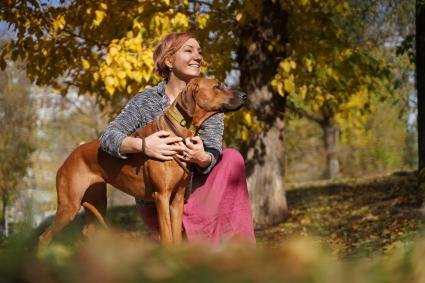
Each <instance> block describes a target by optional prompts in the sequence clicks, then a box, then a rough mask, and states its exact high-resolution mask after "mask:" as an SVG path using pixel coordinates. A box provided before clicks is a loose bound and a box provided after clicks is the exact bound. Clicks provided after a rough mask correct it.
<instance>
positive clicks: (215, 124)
mask: <svg viewBox="0 0 425 283" xmlns="http://www.w3.org/2000/svg"><path fill="white" fill-rule="evenodd" d="M202 127H203V128H204V132H203V133H200V134H199V137H200V138H201V139H202V143H203V144H204V149H205V151H206V152H207V153H208V154H210V155H211V163H210V165H208V166H207V167H206V168H200V167H199V166H195V168H196V170H197V171H198V172H199V173H201V174H208V173H209V172H210V171H211V169H212V168H213V167H214V165H215V164H216V163H217V160H218V159H219V158H220V155H221V151H222V142H223V132H224V114H223V113H217V114H215V115H213V116H211V117H210V118H208V119H207V120H206V121H205V122H204V123H203V124H202Z"/></svg>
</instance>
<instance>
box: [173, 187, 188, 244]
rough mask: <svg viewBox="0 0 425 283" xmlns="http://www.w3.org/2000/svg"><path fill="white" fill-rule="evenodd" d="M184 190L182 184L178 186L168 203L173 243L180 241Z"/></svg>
mask: <svg viewBox="0 0 425 283" xmlns="http://www.w3.org/2000/svg"><path fill="white" fill-rule="evenodd" d="M184 191H185V187H184V186H182V187H179V188H178V189H177V192H176V195H175V196H174V198H173V200H172V201H171V205H170V216H171V228H172V233H173V242H174V244H179V243H181V241H182V227H183V205H184Z"/></svg>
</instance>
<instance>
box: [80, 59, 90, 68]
mask: <svg viewBox="0 0 425 283" xmlns="http://www.w3.org/2000/svg"><path fill="white" fill-rule="evenodd" d="M81 61H82V63H83V67H84V69H89V68H90V62H89V61H87V60H86V59H84V58H82V59H81Z"/></svg>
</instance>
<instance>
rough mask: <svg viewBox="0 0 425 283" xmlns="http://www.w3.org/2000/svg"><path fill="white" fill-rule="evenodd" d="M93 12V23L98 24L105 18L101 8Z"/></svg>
mask: <svg viewBox="0 0 425 283" xmlns="http://www.w3.org/2000/svg"><path fill="white" fill-rule="evenodd" d="M94 13H95V20H94V21H93V25H95V26H99V25H100V24H101V23H102V21H103V19H104V18H105V16H106V12H105V11H101V10H96V11H95V12H94Z"/></svg>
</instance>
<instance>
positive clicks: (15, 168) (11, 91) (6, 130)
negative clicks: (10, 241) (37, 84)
mask: <svg viewBox="0 0 425 283" xmlns="http://www.w3.org/2000/svg"><path fill="white" fill-rule="evenodd" d="M0 99H1V103H0V194H1V198H2V217H1V219H0V222H1V225H2V226H3V228H4V231H5V234H6V235H7V233H8V223H7V211H8V206H9V204H10V202H11V201H12V199H13V197H14V194H15V192H16V190H17V189H18V188H23V187H24V186H23V183H24V181H23V177H24V176H25V175H26V173H27V169H28V168H29V167H30V165H31V153H32V152H33V151H34V147H33V145H32V135H33V131H34V128H35V117H36V111H35V107H34V104H33V99H32V98H31V93H30V82H29V80H28V79H27V78H26V76H25V70H24V69H23V68H22V67H21V68H20V67H16V66H14V65H12V64H10V66H9V67H8V68H7V69H6V70H5V71H1V72H0Z"/></svg>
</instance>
